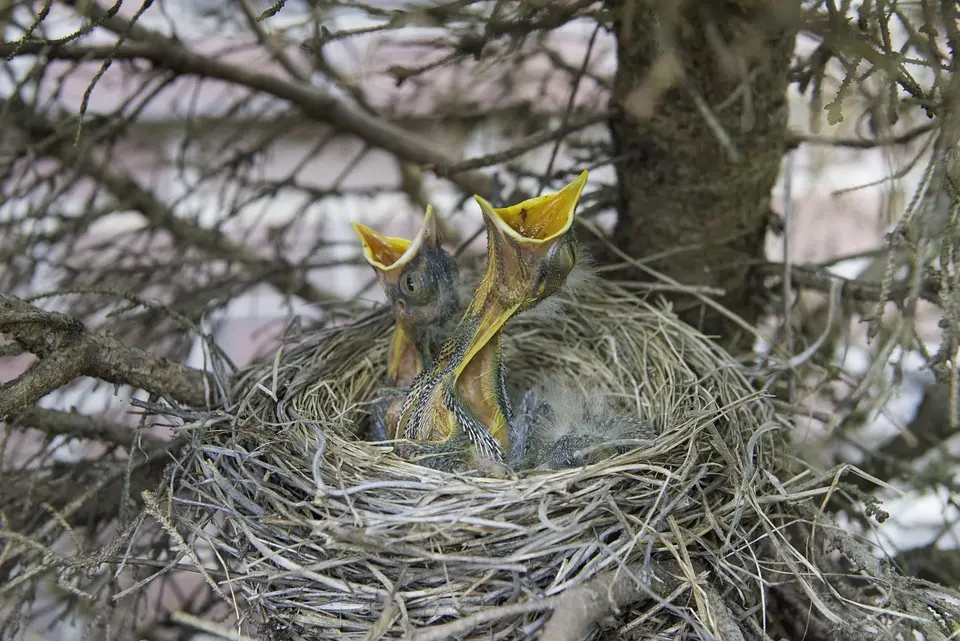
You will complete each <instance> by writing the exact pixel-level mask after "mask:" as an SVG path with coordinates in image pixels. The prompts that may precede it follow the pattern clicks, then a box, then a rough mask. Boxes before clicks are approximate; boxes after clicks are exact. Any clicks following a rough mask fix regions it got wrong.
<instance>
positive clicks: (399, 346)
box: [387, 322, 423, 387]
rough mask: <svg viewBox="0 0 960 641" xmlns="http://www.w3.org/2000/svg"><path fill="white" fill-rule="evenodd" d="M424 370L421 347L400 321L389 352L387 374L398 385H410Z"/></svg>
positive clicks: (394, 332) (391, 340)
mask: <svg viewBox="0 0 960 641" xmlns="http://www.w3.org/2000/svg"><path fill="white" fill-rule="evenodd" d="M422 370H423V357H422V356H421V353H420V348H419V347H418V345H417V344H416V341H415V340H414V339H413V336H412V334H411V332H410V331H408V330H407V329H406V328H405V327H404V326H403V325H402V324H401V323H399V322H398V323H397V325H396V326H395V327H394V330H393V337H392V338H391V339H390V348H389V352H388V353H387V375H388V376H389V377H390V379H391V380H392V381H393V382H394V384H395V385H396V386H397V387H409V386H410V383H412V382H413V379H414V378H415V377H416V376H417V374H419V373H420V372H421V371H422Z"/></svg>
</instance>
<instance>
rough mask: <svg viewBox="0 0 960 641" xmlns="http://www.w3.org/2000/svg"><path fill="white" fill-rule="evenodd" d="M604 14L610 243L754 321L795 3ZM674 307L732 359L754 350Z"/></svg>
mask: <svg viewBox="0 0 960 641" xmlns="http://www.w3.org/2000/svg"><path fill="white" fill-rule="evenodd" d="M608 7H609V8H610V10H611V11H612V13H613V17H614V29H615V33H616V36H617V40H618V49H617V53H618V68H617V73H616V76H615V79H614V88H613V94H612V105H611V106H612V107H613V108H614V110H615V112H616V115H615V116H614V117H613V118H612V119H611V122H610V129H611V133H612V136H613V141H614V153H615V160H616V171H617V178H618V182H619V194H618V197H619V203H618V206H619V218H618V222H617V225H616V228H615V233H614V243H615V244H616V245H617V246H618V247H619V248H620V249H621V250H622V251H624V252H626V253H627V254H628V255H629V256H631V257H632V258H634V259H637V260H649V262H647V265H649V266H650V267H653V268H654V269H656V270H658V271H660V272H662V273H664V274H666V275H667V276H669V277H671V278H674V279H675V280H677V281H680V282H681V283H684V284H691V285H703V286H709V287H713V288H719V289H722V290H723V291H724V292H725V295H724V297H723V299H722V300H721V302H722V303H723V304H724V305H725V306H726V307H727V308H728V309H730V310H731V311H733V312H734V313H736V314H738V315H739V316H741V317H742V318H743V319H745V320H746V321H747V322H748V323H755V322H756V321H757V319H758V317H759V315H760V311H761V302H762V301H760V300H759V297H758V296H757V295H756V293H757V285H758V278H759V273H758V272H757V270H756V269H755V267H754V266H755V265H757V264H758V262H759V260H760V259H762V258H763V251H764V240H765V235H766V231H767V224H768V221H769V219H770V206H769V203H770V191H771V189H772V188H773V186H774V184H775V183H776V181H777V177H778V175H779V169H780V162H781V159H782V156H783V153H784V150H785V148H786V142H787V115H788V105H787V97H786V89H787V84H788V76H789V66H790V60H791V55H792V53H793V48H794V43H795V40H796V24H797V22H798V21H797V20H796V18H797V16H796V11H798V10H799V2H798V1H797V0H752V1H751V0H740V1H735V0H697V1H695V2H694V1H689V0H663V1H662V2H654V1H653V0H646V1H642V0H608ZM661 254H666V255H661ZM630 272H631V273H630V274H627V276H628V277H646V278H649V276H645V275H643V274H640V273H638V272H637V271H636V270H635V269H631V270H630ZM673 302H674V305H675V309H676V310H677V311H678V312H679V313H680V315H681V317H682V318H684V320H686V321H687V322H690V323H691V324H693V325H696V326H698V327H699V328H700V329H702V330H704V331H705V332H706V333H708V334H710V335H713V336H717V337H718V338H719V340H720V342H721V343H722V344H724V345H725V346H727V347H728V348H741V349H742V348H744V347H747V348H749V346H750V344H751V342H752V338H751V337H749V336H745V335H743V332H742V331H741V330H738V329H736V326H735V325H734V324H733V323H732V322H730V321H729V320H727V319H726V318H725V317H724V316H722V315H721V314H719V313H718V312H716V311H713V310H711V309H709V308H707V309H701V306H700V305H699V304H697V303H696V302H695V301H694V300H692V299H691V298H689V297H687V298H686V299H683V298H682V297H675V298H674V300H673Z"/></svg>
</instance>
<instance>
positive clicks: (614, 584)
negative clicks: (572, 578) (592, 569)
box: [540, 566, 669, 641]
mask: <svg viewBox="0 0 960 641" xmlns="http://www.w3.org/2000/svg"><path fill="white" fill-rule="evenodd" d="M637 575H647V576H652V575H651V573H650V572H644V568H643V567H642V566H632V567H630V568H621V569H619V570H613V571H610V572H604V573H603V574H600V575H598V576H595V577H593V578H592V579H590V580H589V581H587V582H586V583H584V584H583V585H581V586H578V587H576V588H572V589H570V590H568V591H566V592H564V593H563V594H562V595H561V596H560V597H559V598H558V600H557V603H556V606H555V607H554V609H553V615H552V616H551V617H550V620H549V621H547V624H546V625H545V626H544V629H543V634H541V635H540V639H541V641H580V639H585V638H586V637H587V635H588V634H589V633H590V631H591V630H592V629H593V627H594V626H595V625H596V624H597V623H598V622H599V621H600V620H601V619H603V618H604V617H606V616H608V615H610V614H611V613H616V612H618V611H619V610H620V609H621V608H625V607H627V606H629V605H631V604H633V603H636V602H638V601H640V600H643V599H646V598H647V597H648V595H649V594H650V593H651V587H649V586H642V585H638V584H637V578H636V577H637ZM657 578H658V579H663V578H667V577H657ZM655 580H656V579H655ZM656 592H663V590H660V589H657V590H656ZM667 592H669V590H668V591H667Z"/></svg>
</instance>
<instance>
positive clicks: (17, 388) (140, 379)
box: [0, 294, 214, 417]
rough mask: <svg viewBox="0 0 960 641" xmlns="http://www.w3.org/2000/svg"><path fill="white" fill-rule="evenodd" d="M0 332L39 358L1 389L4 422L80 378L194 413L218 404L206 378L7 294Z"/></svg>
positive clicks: (0, 302)
mask: <svg viewBox="0 0 960 641" xmlns="http://www.w3.org/2000/svg"><path fill="white" fill-rule="evenodd" d="M0 331H2V332H3V333H5V334H7V335H8V336H10V337H11V338H12V339H13V340H15V341H16V342H17V343H19V344H20V345H21V346H22V347H23V348H24V349H26V350H27V351H29V352H31V353H33V354H35V355H36V356H38V357H39V358H40V360H39V361H38V362H37V363H36V364H35V365H34V366H33V367H31V368H30V369H29V370H27V371H26V372H24V373H23V374H22V375H20V376H19V377H17V378H16V379H14V380H12V381H9V382H7V383H5V384H4V385H3V386H0V417H8V416H10V415H11V414H15V413H17V412H20V411H22V410H24V409H26V408H28V407H30V406H31V405H33V404H34V403H35V402H36V401H37V400H39V399H40V398H42V397H43V396H45V395H46V394H49V393H50V392H52V391H54V390H56V389H57V388H59V387H61V386H63V385H65V384H66V383H68V382H70V381H71V380H73V379H75V378H77V377H79V376H91V377H94V378H99V379H101V380H104V381H106V382H108V383H113V384H115V385H130V386H132V387H137V388H140V389H143V390H146V391H148V392H152V393H154V394H158V395H160V396H163V397H165V398H169V399H171V400H174V401H176V402H179V403H183V404H186V405H190V406H193V407H204V406H206V405H207V403H208V400H209V401H210V402H212V401H213V400H214V399H212V398H210V399H208V398H207V395H206V392H205V389H211V390H212V389H214V387H213V386H212V385H211V384H210V381H209V380H208V379H207V375H206V374H205V373H204V372H201V371H199V370H195V369H193V368H190V367H186V366H184V365H180V364H179V363H174V362H172V361H170V360H167V359H166V358H160V357H157V356H153V355H151V354H149V353H148V352H145V351H144V350H142V349H139V348H136V347H131V346H129V345H125V344H124V343H122V342H120V341H118V340H116V339H115V338H112V337H109V336H102V335H100V334H95V333H93V332H91V331H89V330H88V329H87V328H86V327H85V326H84V324H83V323H81V322H80V321H79V320H77V319H75V318H73V317H71V316H67V315H66V314H60V313H57V312H47V311H44V310H41V309H39V308H37V307H34V306H33V305H30V304H29V303H26V302H24V301H22V300H20V299H18V298H16V297H14V296H10V295H8V294H0ZM211 393H212V392H211Z"/></svg>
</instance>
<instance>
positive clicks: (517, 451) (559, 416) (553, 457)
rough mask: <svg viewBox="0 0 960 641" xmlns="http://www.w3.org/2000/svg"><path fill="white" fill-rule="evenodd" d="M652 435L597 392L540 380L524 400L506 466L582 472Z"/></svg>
mask: <svg viewBox="0 0 960 641" xmlns="http://www.w3.org/2000/svg"><path fill="white" fill-rule="evenodd" d="M655 435H656V434H655V432H654V429H653V427H652V426H650V425H649V424H647V423H646V422H644V421H643V420H641V419H640V418H639V417H638V416H637V415H636V413H635V412H633V411H624V410H622V409H620V408H618V407H616V405H615V404H614V403H613V402H610V401H608V400H606V399H605V398H604V396H603V394H602V392H601V391H600V390H591V389H587V390H582V389H579V388H577V387H574V386H573V385H571V384H569V383H568V382H565V381H562V380H556V379H555V380H550V381H543V382H541V384H540V385H539V386H538V388H537V389H532V390H529V391H528V392H527V393H526V394H525V395H524V398H523V402H522V404H521V410H520V411H519V412H518V415H517V418H516V421H515V425H514V426H513V430H512V438H513V447H512V448H511V451H510V456H509V457H508V463H509V464H510V465H511V467H513V468H514V469H525V470H536V471H544V470H562V469H568V468H572V467H582V466H584V465H590V464H593V463H597V462H599V461H601V460H603V459H606V458H610V457H612V456H615V455H617V454H622V453H624V452H626V451H628V450H629V449H630V448H631V447H636V446H638V445H646V444H650V443H652V439H653V438H654V437H655Z"/></svg>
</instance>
